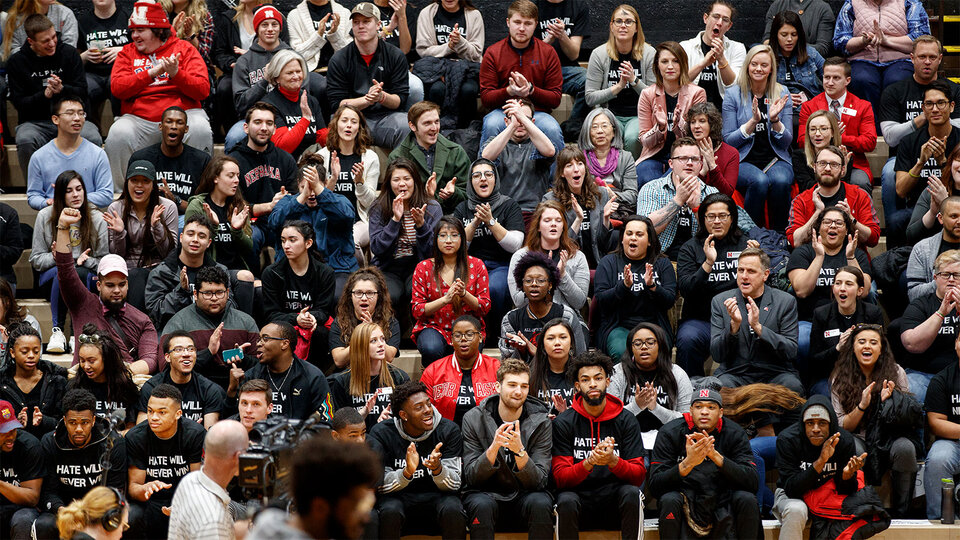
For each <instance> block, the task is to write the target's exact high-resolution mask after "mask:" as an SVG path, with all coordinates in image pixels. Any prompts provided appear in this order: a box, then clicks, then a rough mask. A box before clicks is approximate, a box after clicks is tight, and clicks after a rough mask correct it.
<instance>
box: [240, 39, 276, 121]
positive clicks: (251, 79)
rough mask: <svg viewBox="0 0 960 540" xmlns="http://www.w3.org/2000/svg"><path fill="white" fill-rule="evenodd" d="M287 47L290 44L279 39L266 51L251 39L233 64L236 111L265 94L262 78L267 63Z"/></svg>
mask: <svg viewBox="0 0 960 540" xmlns="http://www.w3.org/2000/svg"><path fill="white" fill-rule="evenodd" d="M289 48H290V45H287V44H286V43H285V42H283V41H282V40H281V41H280V42H279V43H278V44H277V47H276V48H275V49H273V50H272V51H268V50H266V49H264V48H263V46H261V45H260V43H259V42H258V41H257V40H253V44H252V45H250V48H249V49H247V52H246V53H244V54H243V55H242V56H241V57H240V58H238V59H237V64H236V65H235V66H233V103H234V105H236V106H237V111H246V110H247V109H249V108H250V107H251V106H252V105H253V104H254V103H256V102H258V101H260V100H261V99H263V96H265V95H267V91H268V84H267V80H266V79H264V78H263V76H264V71H265V70H266V67H267V64H269V63H270V60H272V59H273V55H275V54H277V52H278V51H282V50H283V49H289Z"/></svg>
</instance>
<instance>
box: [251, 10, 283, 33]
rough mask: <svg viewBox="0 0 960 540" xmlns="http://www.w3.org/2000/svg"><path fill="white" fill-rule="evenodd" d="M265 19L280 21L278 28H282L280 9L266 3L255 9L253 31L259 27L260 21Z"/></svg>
mask: <svg viewBox="0 0 960 540" xmlns="http://www.w3.org/2000/svg"><path fill="white" fill-rule="evenodd" d="M267 19H273V20H275V21H277V22H278V23H280V29H281V30H283V15H282V14H281V13H280V11H279V10H278V9H277V8H275V7H273V6H271V5H270V4H266V5H263V6H260V8H259V9H258V10H257V11H256V13H254V14H253V31H254V33H256V31H257V29H259V28H260V23H262V22H263V21H265V20H267Z"/></svg>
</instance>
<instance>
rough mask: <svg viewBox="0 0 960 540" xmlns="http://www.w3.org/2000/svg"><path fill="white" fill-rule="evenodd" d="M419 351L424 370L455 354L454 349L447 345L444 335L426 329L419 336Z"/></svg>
mask: <svg viewBox="0 0 960 540" xmlns="http://www.w3.org/2000/svg"><path fill="white" fill-rule="evenodd" d="M416 342H417V350H418V351H420V363H421V364H422V365H423V367H424V369H426V367H427V366H429V365H430V364H432V363H434V362H436V361H437V360H439V359H441V358H443V357H444V356H449V355H451V354H453V347H451V346H450V344H449V343H447V340H446V339H445V338H444V337H443V334H441V333H440V332H437V331H436V330H434V329H433V328H424V329H423V330H421V331H420V333H419V334H417V338H416Z"/></svg>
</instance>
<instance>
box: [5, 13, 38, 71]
mask: <svg viewBox="0 0 960 540" xmlns="http://www.w3.org/2000/svg"><path fill="white" fill-rule="evenodd" d="M42 7H43V5H42V4H41V3H40V0H14V2H13V5H12V6H10V9H9V10H8V11H7V24H5V25H3V59H4V60H6V59H8V58H10V47H11V46H12V45H13V34H14V33H15V32H16V31H17V27H18V26H20V25H22V24H23V21H25V20H26V19H27V17H28V16H30V15H33V14H34V13H42V11H40V9H41V8H42Z"/></svg>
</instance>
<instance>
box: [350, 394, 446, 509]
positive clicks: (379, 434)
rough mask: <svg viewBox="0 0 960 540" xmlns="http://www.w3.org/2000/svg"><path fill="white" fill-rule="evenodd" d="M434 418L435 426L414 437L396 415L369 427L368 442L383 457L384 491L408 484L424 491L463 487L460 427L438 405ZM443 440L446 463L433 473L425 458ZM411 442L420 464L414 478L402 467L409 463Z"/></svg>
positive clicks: (410, 489) (403, 488) (434, 408)
mask: <svg viewBox="0 0 960 540" xmlns="http://www.w3.org/2000/svg"><path fill="white" fill-rule="evenodd" d="M433 418H434V424H433V428H432V429H429V430H427V431H424V432H423V433H422V434H421V435H420V436H419V437H411V436H410V435H409V434H407V432H406V431H404V430H403V423H402V422H401V420H400V419H399V418H397V417H394V418H393V420H392V421H391V420H385V421H383V422H380V423H379V424H377V425H375V426H373V429H371V430H370V434H369V435H368V437H367V443H368V444H369V445H370V447H371V448H373V450H374V451H375V452H377V454H379V455H380V459H381V460H383V469H384V475H383V485H382V486H381V487H380V492H381V493H394V492H397V491H401V490H405V489H408V488H409V489H408V490H409V491H411V492H421V493H422V492H428V491H432V490H433V489H436V490H439V491H457V490H459V489H460V466H461V462H460V455H461V453H462V452H461V449H462V446H463V445H462V440H463V439H462V437H461V435H460V428H459V427H457V425H456V424H454V423H453V422H451V421H450V420H447V419H446V418H443V417H442V416H441V415H440V411H438V410H437V408H436V407H433ZM440 442H442V443H443V446H442V447H441V453H442V457H441V459H440V462H441V463H442V464H443V467H442V469H441V471H440V474H438V475H436V476H434V475H433V474H431V473H430V471H428V470H426V468H424V466H423V461H424V459H425V458H426V457H427V456H429V455H430V452H432V451H433V449H434V448H435V447H436V446H437V443H440ZM410 443H414V444H415V445H416V447H417V452H418V453H419V454H420V464H419V465H418V466H417V470H416V471H415V472H414V475H413V478H412V479H410V480H408V479H407V477H406V476H404V475H403V469H404V467H406V463H407V461H406V456H407V447H408V446H410ZM426 477H429V478H430V479H431V480H432V481H433V484H434V485H433V486H430V485H429V482H428V481H427V480H425V478H426Z"/></svg>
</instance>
